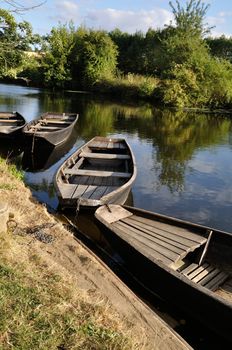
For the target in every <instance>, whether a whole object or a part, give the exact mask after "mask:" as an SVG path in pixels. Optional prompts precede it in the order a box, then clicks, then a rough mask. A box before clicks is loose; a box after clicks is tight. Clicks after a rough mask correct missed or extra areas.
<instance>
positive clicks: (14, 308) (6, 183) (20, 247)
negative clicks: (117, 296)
mask: <svg viewBox="0 0 232 350" xmlns="http://www.w3.org/2000/svg"><path fill="white" fill-rule="evenodd" d="M0 175H1V176H0V192H1V200H4V199H5V200H7V201H8V203H9V206H10V211H11V212H12V214H13V215H14V218H13V219H12V222H11V227H10V228H9V230H8V232H5V233H1V234H0V285H1V288H0V309H1V312H0V347H1V348H2V349H23V350H27V349H28V350H29V349H30V350H31V349H51V350H52V349H88V350H89V349H132V348H133V349H136V348H138V343H137V342H136V340H132V338H131V333H130V327H129V326H128V324H127V323H126V322H124V321H122V320H120V318H119V315H118V314H117V313H116V312H115V311H114V310H113V309H111V308H110V306H109V304H108V303H107V302H106V301H105V300H104V298H101V297H100V296H99V295H97V294H98V293H96V294H95V295H94V296H93V295H92V294H91V293H90V292H87V291H86V290H83V289H79V288H78V287H77V284H76V281H73V280H72V278H71V276H69V274H67V273H64V271H59V269H57V268H56V266H55V265H56V264H55V262H54V261H53V262H52V263H51V264H48V262H47V261H45V259H44V251H49V249H51V245H53V244H55V243H50V244H46V243H43V242H40V241H39V238H41V237H46V235H47V237H50V238H51V237H52V240H50V241H53V240H54V242H56V244H58V240H59V239H60V237H58V236H59V234H60V233H61V232H60V231H62V227H61V225H60V224H59V223H57V222H55V221H54V220H53V219H52V218H51V217H49V215H48V214H47V213H46V210H45V208H44V207H42V206H40V205H39V204H37V203H35V202H33V201H31V198H30V192H29V190H27V189H26V188H25V187H24V185H23V183H22V182H21V179H22V173H21V172H20V171H18V170H17V169H16V167H15V166H12V165H7V164H6V162H5V161H4V160H2V159H1V160H0ZM46 225H47V230H46ZM42 227H43V229H42ZM42 231H43V236H41V235H38V234H37V235H36V234H35V233H39V232H40V233H42ZM48 232H49V233H48ZM62 234H64V233H62ZM70 235H71V234H70ZM77 278H78V276H77ZM139 348H141V347H139Z"/></svg>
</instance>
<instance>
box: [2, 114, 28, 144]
mask: <svg viewBox="0 0 232 350" xmlns="http://www.w3.org/2000/svg"><path fill="white" fill-rule="evenodd" d="M25 125H26V120H25V119H24V117H23V116H22V115H21V114H19V113H18V112H13V113H8V112H0V138H4V139H5V138H6V139H12V138H16V137H18V136H19V135H20V134H21V133H22V129H23V128H24V127H25Z"/></svg>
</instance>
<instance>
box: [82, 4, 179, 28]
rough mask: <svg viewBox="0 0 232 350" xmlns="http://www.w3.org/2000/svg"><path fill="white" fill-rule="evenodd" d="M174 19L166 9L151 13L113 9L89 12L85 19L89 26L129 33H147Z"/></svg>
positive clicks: (155, 10)
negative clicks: (151, 28) (149, 29)
mask: <svg viewBox="0 0 232 350" xmlns="http://www.w3.org/2000/svg"><path fill="white" fill-rule="evenodd" d="M172 19H173V16H172V13H171V12H169V11H167V10H164V9H154V10H151V11H145V10H140V11H121V10H116V9H112V8H108V9H103V10H89V11H88V12H87V15H86V17H85V23H86V25H87V26H90V27H94V28H101V29H106V30H108V31H110V30H113V29H115V28H119V29H120V30H122V31H126V32H128V33H134V32H136V31H137V30H141V31H144V32H146V31H147V29H148V28H149V27H153V28H154V27H155V28H162V27H163V26H164V25H165V24H169V23H170V21H171V20H172Z"/></svg>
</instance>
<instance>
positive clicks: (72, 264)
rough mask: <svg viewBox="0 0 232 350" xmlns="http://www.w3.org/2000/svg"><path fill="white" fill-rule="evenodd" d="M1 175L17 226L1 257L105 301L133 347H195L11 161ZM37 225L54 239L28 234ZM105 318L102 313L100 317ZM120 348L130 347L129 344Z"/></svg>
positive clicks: (6, 238)
mask: <svg viewBox="0 0 232 350" xmlns="http://www.w3.org/2000/svg"><path fill="white" fill-rule="evenodd" d="M0 174H1V178H0V193H1V200H2V201H5V202H8V206H9V211H10V212H11V213H12V214H13V215H14V218H13V220H14V221H15V222H16V223H17V227H16V228H14V227H13V228H11V229H10V232H8V233H7V234H1V240H2V241H3V242H4V244H6V246H8V248H6V249H5V251H3V250H2V251H0V254H1V256H2V258H3V259H2V260H4V261H6V263H7V261H8V260H7V259H9V261H8V262H9V263H11V264H13V265H14V266H16V269H19V267H20V266H21V264H23V265H24V266H25V273H26V272H27V273H28V276H29V277H30V278H32V281H33V277H35V278H37V279H38V273H39V272H38V270H40V271H42V270H43V269H44V270H45V271H46V273H47V271H49V273H52V274H55V275H57V276H59V279H61V281H63V282H62V283H63V284H65V285H66V288H67V289H68V290H69V291H71V294H72V293H74V294H78V295H80V298H81V295H84V296H85V299H86V300H87V301H88V303H93V307H95V306H96V305H97V304H100V305H101V307H102V308H103V309H102V310H103V313H106V315H105V316H104V317H106V318H107V319H110V320H111V321H110V322H112V324H113V325H114V327H115V331H116V332H119V330H120V332H122V334H124V336H125V337H128V334H129V338H130V337H131V341H132V344H134V345H133V346H132V348H133V349H147V350H149V349H154V348H156V349H162V350H166V349H167V350H170V349H171V350H179V349H180V350H181V349H191V347H190V346H189V345H188V344H187V343H186V342H185V341H184V340H183V339H182V338H181V337H180V336H179V335H178V334H177V333H176V332H175V331H173V330H172V329H171V327H170V326H168V325H167V324H166V323H165V322H164V321H163V320H162V319H161V318H160V317H159V316H158V315H156V314H155V313H154V312H153V311H152V310H151V309H149V307H148V306H146V305H145V304H144V303H143V302H142V301H141V300H139V299H138V298H137V297H136V296H135V294H134V293H133V292H132V291H130V290H129V288H128V287H127V286H126V285H125V284H124V283H123V282H122V281H121V280H119V278H118V277H117V276H116V275H115V274H114V273H113V272H112V271H111V270H110V269H109V268H108V267H107V266H106V265H105V264H104V263H103V262H102V261H101V260H100V258H98V257H97V256H96V255H95V254H94V253H93V252H92V251H90V250H89V249H88V248H86V247H85V246H84V244H83V243H82V242H80V241H79V240H78V239H77V238H75V237H73V235H72V233H71V232H70V231H68V230H67V229H66V228H65V227H64V225H63V224H62V223H61V222H59V221H57V220H56V218H55V217H54V216H53V215H51V214H49V213H48V211H47V209H46V208H45V207H44V206H43V205H41V204H39V203H38V202H37V201H36V200H35V199H34V198H33V197H32V194H31V192H30V190H29V189H28V188H26V187H25V185H24V183H23V182H22V181H21V180H19V179H16V178H15V176H14V175H10V174H9V167H8V165H5V164H4V163H1V165H0ZM12 214H11V215H12ZM46 225H47V228H46ZM36 227H37V229H38V228H41V227H44V229H43V230H42V231H43V233H44V234H45V236H43V237H52V240H51V241H50V242H49V243H47V244H46V243H45V242H43V241H41V240H39V238H41V237H42V236H39V235H38V236H36V235H34V236H32V235H31V234H25V232H32V231H30V230H32V229H33V228H34V229H35V228H36ZM34 232H38V230H37V231H34ZM46 235H47V236H46ZM32 260H33V264H32V262H31V261H32ZM29 277H27V278H29ZM86 317H87V315H86ZM102 317H103V315H102V314H101V319H102ZM107 322H108V321H107ZM107 322H106V323H107ZM103 345H104V344H103ZM128 346H129V343H128ZM130 346H131V345H130ZM71 348H72V347H70V349H71ZM109 348H110V346H109ZM83 349H84V348H83ZM99 349H100V348H99ZM106 349H107V347H106ZM115 349H129V348H128V347H127V346H126V345H125V347H119V346H118V347H115Z"/></svg>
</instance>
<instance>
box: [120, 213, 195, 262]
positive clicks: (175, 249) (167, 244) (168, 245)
mask: <svg viewBox="0 0 232 350" xmlns="http://www.w3.org/2000/svg"><path fill="white" fill-rule="evenodd" d="M125 220H127V219H123V220H120V222H119V223H121V224H122V225H123V226H124V227H125V229H126V230H131V231H132V232H134V233H135V234H137V235H139V236H140V237H143V238H144V239H145V240H147V242H148V244H149V243H151V242H154V243H156V244H158V245H160V246H162V247H165V248H167V249H168V250H170V251H173V252H175V253H176V254H178V255H180V257H181V256H182V255H183V256H185V255H186V254H187V252H188V251H189V249H187V248H185V249H184V248H183V247H182V248H179V247H177V246H175V245H174V244H172V243H170V241H169V242H167V241H165V240H162V239H159V238H157V237H155V236H151V235H147V234H146V233H145V234H143V233H142V232H141V230H137V229H136V228H134V227H132V226H129V225H126V224H125V223H124V221H125Z"/></svg>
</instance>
